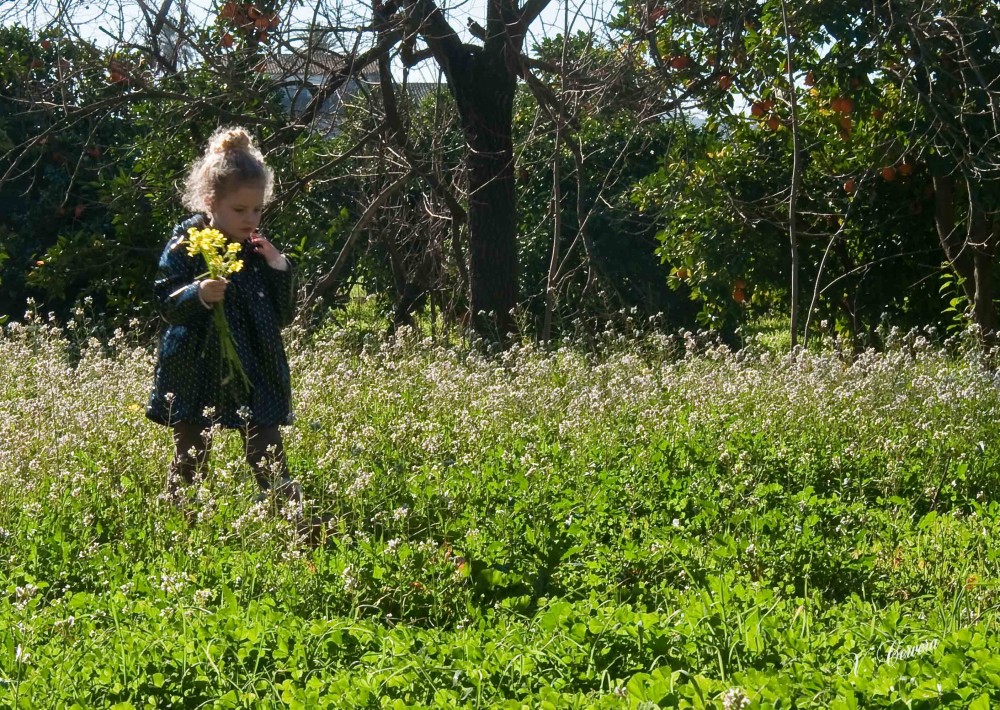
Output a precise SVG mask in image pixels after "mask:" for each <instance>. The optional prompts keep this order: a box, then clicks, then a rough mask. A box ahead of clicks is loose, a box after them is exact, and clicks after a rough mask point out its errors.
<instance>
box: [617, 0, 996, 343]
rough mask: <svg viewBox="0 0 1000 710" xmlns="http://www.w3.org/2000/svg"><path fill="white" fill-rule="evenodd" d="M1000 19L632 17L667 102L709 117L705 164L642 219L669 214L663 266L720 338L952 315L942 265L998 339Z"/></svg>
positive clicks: (657, 7)
mask: <svg viewBox="0 0 1000 710" xmlns="http://www.w3.org/2000/svg"><path fill="white" fill-rule="evenodd" d="M996 12H997V3H996V2H989V3H987V2H953V3H937V4H935V6H934V8H933V12H931V11H930V10H926V9H922V8H920V7H917V6H910V5H906V6H903V5H901V4H897V3H881V2H877V3H874V4H872V3H867V4H863V3H847V4H843V3H809V4H801V3H800V4H795V6H794V7H793V6H792V5H791V4H789V5H788V6H784V5H783V3H782V2H780V0H767V1H764V2H746V1H739V0H735V1H730V0H726V1H724V2H716V3H712V2H695V1H693V0H686V1H685V2H679V3H670V4H662V3H659V2H650V3H644V4H643V3H638V4H636V3H630V4H626V5H625V6H624V12H623V13H622V15H621V17H620V18H619V20H618V25H619V27H620V28H621V29H622V30H623V31H625V32H626V33H628V34H629V35H630V37H631V38H632V41H633V42H634V43H635V44H636V45H637V46H638V45H641V46H642V47H643V48H644V49H645V50H646V56H647V57H648V61H649V63H650V64H651V66H652V67H653V68H654V69H655V73H656V75H657V76H658V82H657V83H656V84H655V90H657V91H661V92H665V93H667V94H668V95H669V96H672V97H675V98H678V97H679V98H683V99H686V100H687V101H688V102H689V104H690V105H691V106H692V107H695V108H697V110H699V111H700V112H702V113H703V114H704V116H705V123H704V127H703V129H702V130H701V131H697V132H695V136H696V140H695V141H694V142H693V143H692V150H691V153H690V159H689V160H684V161H673V162H670V163H665V165H664V167H663V168H662V169H661V170H660V171H659V172H658V173H657V174H656V175H654V176H652V177H650V178H649V179H647V180H646V181H645V182H644V183H643V184H642V185H641V186H640V188H639V189H638V190H637V195H636V199H637V200H639V201H640V203H642V204H644V206H646V207H647V208H649V209H659V210H660V211H661V212H662V213H663V216H664V221H665V225H666V226H665V229H664V230H663V232H662V233H661V240H662V246H661V253H662V255H663V256H664V258H665V259H666V260H667V261H669V262H670V263H671V264H672V265H673V267H674V268H673V272H672V274H673V277H672V278H673V280H674V282H675V283H677V284H680V283H681V282H682V281H683V282H685V283H687V284H689V285H690V287H691V288H692V290H693V294H694V295H695V297H696V298H699V299H700V300H701V301H702V302H703V303H704V309H703V318H704V319H705V320H706V322H712V321H716V320H718V319H720V318H722V319H723V320H725V318H726V316H732V315H733V314H734V311H737V312H738V310H739V309H740V308H743V307H744V306H743V305H742V304H744V303H746V302H750V303H759V304H760V305H761V306H762V307H763V306H769V305H774V304H776V303H779V302H782V301H784V302H787V300H792V301H793V303H794V302H795V300H794V299H795V298H796V297H797V296H798V295H801V296H804V303H805V306H806V308H805V309H804V311H805V315H806V318H807V319H808V318H809V317H813V319H814V320H813V322H815V316H814V313H815V312H817V311H818V312H819V313H826V314H828V315H831V316H833V317H834V320H835V322H837V323H839V324H840V325H841V327H846V328H848V329H850V330H851V331H852V332H854V333H859V332H861V331H863V330H866V329H870V327H871V325H872V323H873V322H874V320H876V319H877V316H878V314H880V313H882V312H890V313H892V312H895V313H896V314H897V315H902V316H906V317H908V318H911V319H913V320H916V321H920V320H926V319H927V318H932V317H934V315H936V312H937V311H940V305H939V304H937V303H935V301H934V297H935V296H934V292H936V291H937V288H933V289H931V288H929V279H928V277H932V276H935V275H936V274H938V273H939V272H940V270H941V268H942V264H941V261H942V259H941V256H942V250H943V256H944V261H945V264H944V267H945V268H946V269H947V270H948V271H950V272H952V274H953V276H954V275H957V277H958V278H957V279H953V282H957V283H958V284H960V285H961V286H960V287H961V289H962V294H961V295H962V297H963V298H964V299H965V300H966V301H967V302H968V303H969V305H970V308H969V314H970V315H971V316H972V317H973V318H974V320H975V322H976V323H978V324H979V325H980V326H981V327H982V328H983V330H984V331H986V332H990V331H992V330H993V328H994V321H995V317H994V315H993V303H992V301H993V285H992V280H991V271H992V262H993V259H994V255H995V243H996V241H997V239H998V238H1000V220H998V218H997V214H998V212H997V205H996V201H995V200H996V198H995V197H994V195H995V194H997V190H996V183H995V181H996V177H997V175H998V170H997V161H996V157H995V156H996V155H997V151H996V148H997V147H998V146H997V141H998V137H997V136H998V135H1000V132H998V131H997V130H996V126H995V125H994V123H995V122H996V120H997V119H996V116H997V112H996V106H997V104H998V94H997V86H996V77H997V76H998V75H1000V67H998V57H997V55H996V54H995V53H994V52H993V47H995V46H996V45H997V29H996V26H995V23H992V22H991V21H990V20H989V18H990V17H995V16H996ZM991 13H992V14H991ZM789 60H790V63H791V66H790V67H789ZM793 166H794V167H795V170H793ZM790 200H794V202H793V209H792V210H791V211H789V209H788V203H789V201H790ZM793 217H794V221H793V220H792V218H793ZM790 241H791V243H792V244H793V245H794V248H795V250H797V251H798V252H800V253H798V255H797V256H798V257H800V258H799V262H800V263H801V276H802V277H803V278H802V279H801V282H802V288H801V291H802V293H801V294H799V293H797V292H798V291H799V290H800V289H799V287H794V289H793V287H792V286H791V285H792V284H793V283H794V281H793V279H792V278H791V276H792V274H791V273H790V272H792V271H793V266H792V264H793V260H792V258H790V255H789V251H788V245H789V242H790ZM782 253H784V254H785V256H784V257H782ZM681 277H683V278H681ZM817 279H819V281H818V283H819V286H818V288H814V284H815V283H816V282H817ZM814 295H815V296H816V298H815V299H814ZM814 300H815V302H816V309H815V310H814V309H813V308H810V307H809V306H810V304H812V303H813V302H814Z"/></svg>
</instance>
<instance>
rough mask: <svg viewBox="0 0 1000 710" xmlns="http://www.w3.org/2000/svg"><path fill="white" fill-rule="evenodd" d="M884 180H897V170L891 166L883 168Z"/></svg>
mask: <svg viewBox="0 0 1000 710" xmlns="http://www.w3.org/2000/svg"><path fill="white" fill-rule="evenodd" d="M882 179H883V180H885V181H886V182H892V181H893V180H895V179H896V168H894V167H892V166H891V165H890V166H889V167H886V168H882Z"/></svg>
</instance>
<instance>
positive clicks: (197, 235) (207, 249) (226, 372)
mask: <svg viewBox="0 0 1000 710" xmlns="http://www.w3.org/2000/svg"><path fill="white" fill-rule="evenodd" d="M187 253H188V254H189V255H191V256H197V255H199V254H200V255H201V256H202V258H204V259H205V265H206V266H207V267H208V271H206V272H205V273H204V274H201V275H200V276H199V277H198V278H205V277H206V276H207V277H208V278H210V279H224V278H225V277H227V276H229V275H230V274H235V273H236V272H237V271H239V270H240V269H242V268H243V260H242V259H237V258H236V256H237V255H238V254H239V253H240V244H239V242H229V241H227V239H226V236H225V235H224V234H223V233H222V232H220V231H219V230H218V229H211V228H206V229H197V228H195V227H191V228H190V229H189V230H188V239H187ZM212 317H213V318H214V319H215V327H216V330H218V331H219V341H220V348H219V349H220V352H221V353H222V364H223V377H222V384H223V386H225V385H227V384H229V383H230V382H231V381H232V380H233V379H234V378H237V379H238V381H239V383H240V384H242V385H243V391H244V392H249V391H250V379H249V378H248V377H247V373H246V372H245V371H244V370H243V363H241V362H240V356H239V354H238V353H237V352H236V345H235V343H234V342H233V335H232V333H230V332H229V323H227V322H226V311H225V309H224V308H223V306H222V302H221V301H220V302H219V303H216V304H215V306H214V307H213V308H212Z"/></svg>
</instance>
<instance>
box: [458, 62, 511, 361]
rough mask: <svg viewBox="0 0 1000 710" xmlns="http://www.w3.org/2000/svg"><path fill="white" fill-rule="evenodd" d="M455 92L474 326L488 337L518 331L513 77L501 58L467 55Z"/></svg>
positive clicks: (498, 338) (501, 337) (505, 337)
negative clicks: (463, 150)
mask: <svg viewBox="0 0 1000 710" xmlns="http://www.w3.org/2000/svg"><path fill="white" fill-rule="evenodd" d="M466 69H467V71H466V72H461V73H460V72H455V74H454V76H453V79H454V81H455V85H454V86H453V91H454V94H455V99H456V103H457V104H458V110H459V114H460V116H461V121H462V129H463V131H464V133H465V139H466V141H467V142H468V145H469V153H468V161H469V162H468V176H469V257H470V264H469V265H470V268H469V281H470V286H471V289H470V290H471V297H472V316H473V327H474V328H475V331H476V333H477V334H478V335H480V336H481V337H483V338H485V339H486V340H490V341H499V342H505V341H507V340H509V338H510V336H512V335H514V334H515V332H516V324H515V322H514V316H513V310H514V307H515V306H516V305H517V295H518V269H517V197H516V193H515V191H514V143H513V138H512V132H513V115H514V89H515V87H516V82H517V79H516V77H515V76H514V74H513V72H512V71H511V70H510V67H509V66H508V65H507V64H506V63H505V62H504V61H503V58H502V57H499V56H490V55H489V54H486V53H483V54H481V55H478V56H476V57H475V58H471V61H469V64H468V66H467V67H466Z"/></svg>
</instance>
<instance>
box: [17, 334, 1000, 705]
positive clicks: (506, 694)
mask: <svg viewBox="0 0 1000 710" xmlns="http://www.w3.org/2000/svg"><path fill="white" fill-rule="evenodd" d="M73 335H74V333H63V332H62V331H59V330H57V329H55V328H53V327H52V326H49V325H44V324H42V323H38V322H35V323H32V324H29V326H27V327H23V326H22V327H16V328H12V327H7V328H6V329H5V330H4V335H3V336H2V337H0V362H3V363H4V367H3V369H2V370H0V491H2V493H0V560H2V561H3V564H0V586H2V588H3V590H4V591H3V594H0V707H23V708H42V707H45V708H48V707H53V708H55V707H87V708H89V707H118V708H127V707H134V708H142V707H184V708H200V707H220V708H225V707H242V708H257V707H294V708H314V707H336V708H351V707H358V708H360V707H400V708H402V707H511V708H520V707H527V708H535V707H551V708H564V707H607V708H612V707H613V708H617V707H656V706H660V707H726V708H739V707H752V708H758V707H782V708H788V707H797V708H852V707H899V708H903V707H912V708H931V707H954V708H960V707H962V708H964V707H975V708H986V707H989V705H990V701H991V700H992V701H993V702H997V701H1000V661H998V660H997V658H998V657H1000V635H998V629H997V615H996V610H997V602H998V593H997V588H996V580H997V578H998V575H997V566H998V562H997V561H998V556H1000V543H998V542H997V539H998V528H1000V505H998V503H997V502H996V501H995V497H996V491H997V490H1000V488H998V478H1000V465H998V464H1000V445H998V443H997V442H998V441H1000V437H998V433H1000V432H998V428H1000V425H998V423H997V422H998V416H997V415H998V411H1000V406H998V405H1000V395H998V391H997V381H996V378H995V376H994V375H992V374H991V373H989V372H985V371H983V370H981V369H980V368H979V367H978V366H977V365H976V364H975V360H974V359H973V358H971V357H969V358H964V357H961V356H959V357H953V356H951V355H948V354H947V353H945V352H944V351H942V350H939V349H937V348H935V347H932V346H931V345H930V344H929V343H927V342H926V340H924V339H923V338H921V337H920V336H919V334H909V335H906V336H899V337H896V338H895V339H892V340H891V344H890V346H889V348H888V349H887V351H886V352H884V353H875V352H866V353H862V354H860V355H859V356H857V357H856V358H855V359H854V360H853V361H847V360H845V359H843V356H841V355H838V354H836V353H833V352H827V351H824V352H816V353H800V354H798V355H797V356H795V357H794V358H793V357H789V356H785V355H782V354H777V353H775V352H773V351H770V350H768V349H766V348H752V349H750V350H747V351H744V352H741V353H732V352H729V351H728V350H726V349H724V348H721V347H717V346H713V345H711V344H706V343H704V342H701V341H699V340H698V339H696V338H695V337H693V336H691V337H687V338H685V337H683V336H678V337H667V336H661V335H656V334H650V335H646V336H642V337H640V338H630V337H625V336H620V335H618V334H615V333H608V334H606V335H605V336H604V338H603V340H602V341H601V342H600V343H599V344H598V347H597V348H596V350H592V351H584V350H583V349H582V348H581V347H580V346H578V345H574V344H572V343H569V344H566V345H565V346H563V347H561V348H559V349H556V350H540V349H536V348H533V347H530V346H525V347H523V348H518V349H515V350H512V351H510V352H508V353H505V354H503V355H497V356H492V357H490V356H484V355H481V354H477V353H475V352H470V351H468V350H463V349H461V348H458V347H450V346H449V347H442V346H437V345H435V344H434V343H432V342H430V341H429V339H419V338H409V337H402V338H400V339H398V340H396V341H393V342H384V341H380V340H377V339H372V338H358V337H355V335H356V334H351V333H347V334H345V333H344V331H340V332H334V331H330V332H328V333H327V334H324V335H321V336H319V337H317V338H315V339H313V340H312V341H310V342H308V343H307V344H300V343H304V342H305V339H303V338H299V337H296V336H295V335H294V334H290V337H289V341H290V342H292V343H295V344H293V345H292V346H291V347H290V359H291V363H292V368H293V373H294V380H295V381H294V397H295V408H296V412H297V416H298V418H297V421H296V423H295V425H294V426H292V427H289V428H288V429H287V430H286V447H287V450H288V454H289V458H290V465H291V467H292V469H293V472H294V473H295V475H296V476H297V477H298V478H299V480H300V481H301V482H302V484H303V486H304V489H305V492H306V495H307V498H308V499H309V501H308V504H309V507H310V512H311V513H323V514H326V515H328V516H330V522H329V524H328V525H327V526H326V529H325V536H324V539H323V540H322V542H321V544H320V545H318V546H315V547H313V546H310V545H308V544H306V543H305V542H304V541H303V540H301V539H300V538H299V537H298V535H297V532H296V530H297V522H296V511H294V510H285V511H278V512H274V511H269V510H268V509H266V507H264V506H256V505H254V504H253V502H252V501H253V498H254V491H253V490H252V485H251V484H252V477H251V476H250V473H249V471H248V469H247V467H246V465H245V463H243V462H242V461H240V451H239V446H238V439H237V437H236V436H235V435H233V434H228V433H222V434H219V435H218V436H217V439H216V441H217V445H216V449H215V452H214V456H213V460H212V467H211V475H210V476H209V477H208V478H207V480H205V481H204V482H203V483H202V484H201V485H200V486H199V487H198V488H197V489H196V490H193V491H192V497H193V500H194V502H193V504H192V505H193V508H192V509H193V510H194V512H195V515H196V519H195V520H193V521H191V522H188V521H187V520H186V519H185V517H184V515H183V514H182V513H181V512H179V511H178V510H176V509H175V508H173V507H172V506H171V505H170V504H169V503H168V502H167V501H166V500H165V499H164V498H163V496H162V495H161V493H162V490H163V485H164V475H165V469H166V464H167V462H168V460H169V457H170V442H169V436H168V432H167V431H166V430H165V429H163V428H162V427H157V426H156V425H154V424H151V423H149V422H147V421H146V420H145V418H144V417H143V407H144V404H145V400H146V396H147V392H148V388H149V385H150V379H151V369H152V364H153V359H152V355H151V354H150V353H149V352H148V351H147V350H146V349H144V348H142V347H138V346H137V345H136V344H134V343H130V342H128V339H127V338H126V337H124V336H119V337H116V338H115V339H113V340H112V341H111V343H109V344H106V345H101V344H99V343H96V342H91V343H90V344H89V345H88V344H86V343H84V344H83V347H82V350H81V351H80V352H81V354H80V356H79V360H78V361H77V360H76V358H75V357H74V358H73V361H74V362H75V364H74V365H73V366H70V365H69V364H68V363H69V359H68V353H70V352H74V351H75V349H74V347H72V345H71V342H72V336H73ZM911 656H912V657H911Z"/></svg>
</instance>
